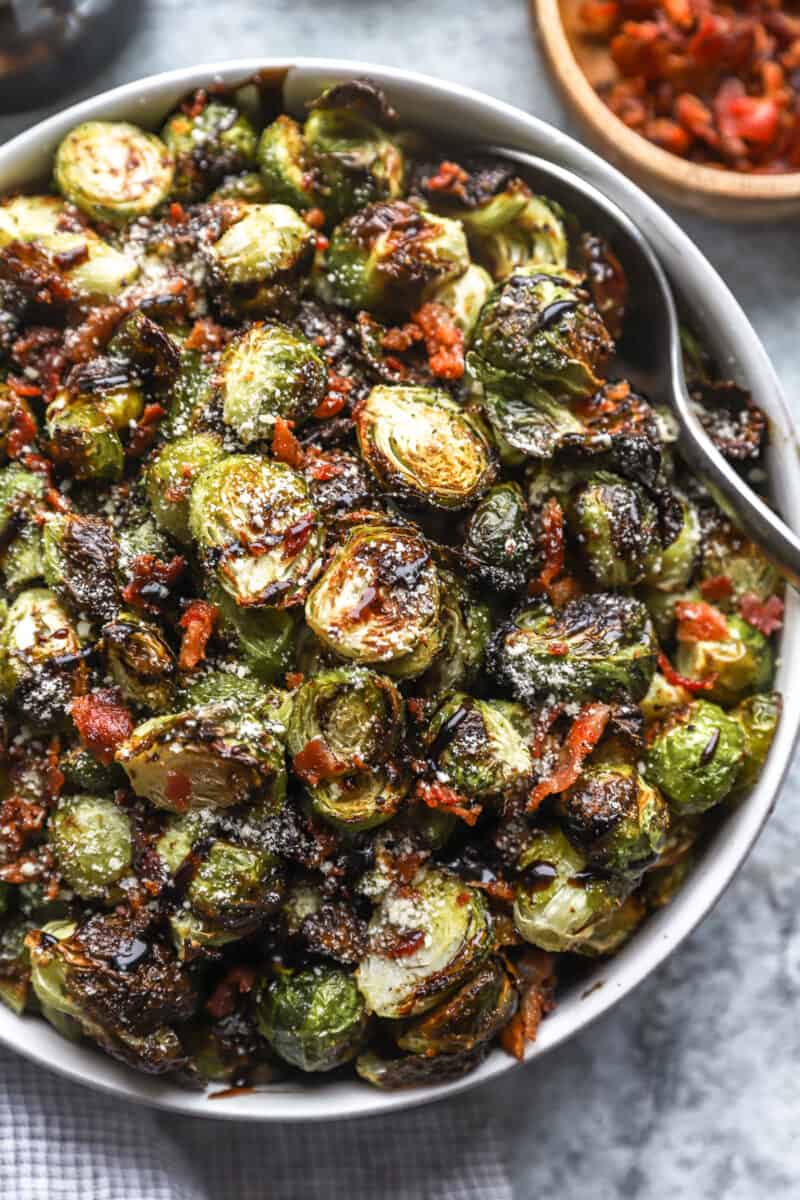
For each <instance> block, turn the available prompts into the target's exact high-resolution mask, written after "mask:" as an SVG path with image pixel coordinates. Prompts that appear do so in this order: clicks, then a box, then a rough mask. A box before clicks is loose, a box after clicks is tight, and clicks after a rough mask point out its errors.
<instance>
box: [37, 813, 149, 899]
mask: <svg viewBox="0 0 800 1200" xmlns="http://www.w3.org/2000/svg"><path fill="white" fill-rule="evenodd" d="M48 835H49V841H50V844H51V846H52V847H53V850H54V852H55V856H56V862H57V864H58V869H59V871H60V872H61V874H62V875H63V877H64V879H65V880H66V881H67V883H68V884H69V886H70V887H71V888H72V889H73V891H75V892H77V893H78V895H79V896H80V897H81V899H83V900H102V901H104V902H105V903H107V904H114V903H116V901H117V900H119V899H120V898H121V895H122V893H121V892H120V890H119V888H115V887H114V885H115V884H117V883H119V881H120V879H122V878H124V876H125V875H127V874H128V873H129V872H130V869H131V861H132V859H133V841H132V835H131V822H130V818H129V817H128V814H127V813H126V812H125V811H124V809H121V808H119V807H118V806H117V805H116V804H115V803H114V801H113V800H110V799H108V798H107V797H106V796H88V795H83V796H67V797H65V798H63V799H62V800H61V801H60V802H59V805H58V808H57V809H56V811H55V812H54V813H53V814H52V816H51V817H50V820H49V822H48Z"/></svg>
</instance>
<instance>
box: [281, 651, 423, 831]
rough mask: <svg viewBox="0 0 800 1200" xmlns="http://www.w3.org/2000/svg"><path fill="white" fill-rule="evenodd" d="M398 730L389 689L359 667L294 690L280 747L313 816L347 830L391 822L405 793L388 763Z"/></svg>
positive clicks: (399, 713) (399, 712) (395, 697)
mask: <svg viewBox="0 0 800 1200" xmlns="http://www.w3.org/2000/svg"><path fill="white" fill-rule="evenodd" d="M402 724H403V701H402V699H401V697H400V693H399V692H398V691H397V688H396V687H395V685H394V684H393V683H392V681H391V680H390V679H387V678H386V677H385V676H382V675H376V674H374V673H373V672H372V671H368V670H365V669H364V668H363V667H341V668H338V669H334V670H331V671H322V672H321V673H319V674H318V675H316V676H315V677H314V678H313V679H310V680H308V682H307V683H304V684H303V685H302V686H301V687H300V688H299V689H298V690H297V692H296V694H295V696H294V700H293V704H292V713H291V717H290V718H289V728H288V732H287V747H288V750H289V753H290V754H291V755H292V758H293V765H294V770H295V773H296V774H297V775H298V776H299V777H300V778H301V779H302V780H303V782H304V783H305V784H306V786H307V788H308V791H309V795H310V797H311V804H312V808H313V809H314V811H315V812H316V813H317V815H318V816H320V817H322V818H323V819H324V820H326V821H328V822H330V823H331V824H332V825H334V826H336V827H338V828H341V829H346V830H347V829H349V830H353V831H358V830H362V829H371V828H372V827H373V826H375V825H381V824H383V823H384V822H385V821H388V820H389V818H390V817H391V816H393V814H394V812H395V810H396V808H397V805H398V804H399V802H400V800H401V799H402V798H403V795H404V794H405V791H406V790H407V782H406V779H405V776H404V774H403V772H402V771H401V770H400V768H399V767H398V766H397V765H396V764H395V763H394V762H393V761H392V758H393V755H394V754H395V751H396V750H397V749H398V748H399V741H400V737H401V734H402Z"/></svg>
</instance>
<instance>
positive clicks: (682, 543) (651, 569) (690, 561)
mask: <svg viewBox="0 0 800 1200" xmlns="http://www.w3.org/2000/svg"><path fill="white" fill-rule="evenodd" d="M678 502H679V505H680V511H681V517H682V520H681V524H680V527H679V528H678V530H677V531H676V533H675V536H674V537H672V538H671V539H670V540H669V541H668V542H667V544H666V545H665V546H663V547H662V549H661V553H660V554H658V555H655V556H653V557H652V558H651V559H650V561H649V562H648V563H647V564H646V570H645V582H646V583H647V584H648V586H649V587H651V588H654V589H655V590H656V591H659V592H680V591H681V590H682V589H683V588H685V587H688V585H689V582H690V580H691V578H692V575H693V573H694V568H695V564H696V562H697V559H698V556H699V553H700V543H701V540H702V533H701V527H700V517H699V514H698V512H697V509H696V507H695V506H694V504H692V502H691V501H690V500H687V499H686V498H685V497H683V496H681V497H678Z"/></svg>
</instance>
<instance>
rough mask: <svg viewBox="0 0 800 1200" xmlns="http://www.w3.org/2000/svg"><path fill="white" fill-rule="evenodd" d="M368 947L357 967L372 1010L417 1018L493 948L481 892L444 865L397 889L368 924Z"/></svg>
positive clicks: (368, 1005)
mask: <svg viewBox="0 0 800 1200" xmlns="http://www.w3.org/2000/svg"><path fill="white" fill-rule="evenodd" d="M369 938H370V948H369V951H368V953H367V956H366V958H364V960H363V961H362V963H361V965H360V966H359V968H358V971H357V972H356V975H357V978H358V986H359V989H360V991H361V994H362V995H363V997H364V999H365V1001H366V1005H367V1009H368V1010H369V1011H370V1012H374V1013H376V1014H377V1015H378V1016H379V1017H412V1016H417V1015H418V1014H420V1013H423V1012H426V1011H427V1010H428V1009H429V1008H433V1006H434V1005H435V1004H436V1003H437V1001H439V1000H441V999H443V998H444V996H446V995H447V994H448V993H450V992H452V991H453V990H454V989H455V988H456V987H457V986H458V985H459V984H460V983H462V982H463V981H464V979H465V978H466V977H467V976H468V975H469V974H471V973H472V972H473V971H474V970H475V968H476V967H477V966H479V965H480V963H481V962H482V960H483V959H484V958H485V957H486V956H487V955H488V954H489V952H490V950H491V945H492V931H491V919H490V916H489V911H488V908H487V906H486V901H485V900H484V898H483V895H482V894H481V893H480V892H479V891H477V890H476V889H475V888H471V887H469V886H468V885H467V884H465V883H462V882H461V880H460V879H458V878H456V877H455V876H453V875H449V874H447V873H446V872H444V871H435V870H427V871H424V872H423V873H422V874H420V875H418V876H417V878H416V879H415V880H414V881H413V883H411V884H406V885H402V886H400V887H393V888H391V889H390V890H389V892H388V893H387V894H386V896H385V897H384V898H383V900H382V901H381V904H380V906H379V907H378V909H377V910H376V912H375V914H374V915H373V917H372V920H371V921H370V925H369Z"/></svg>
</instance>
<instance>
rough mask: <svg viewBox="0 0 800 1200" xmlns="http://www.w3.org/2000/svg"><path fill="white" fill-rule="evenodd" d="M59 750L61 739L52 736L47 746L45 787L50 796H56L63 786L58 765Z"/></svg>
mask: <svg viewBox="0 0 800 1200" xmlns="http://www.w3.org/2000/svg"><path fill="white" fill-rule="evenodd" d="M60 752H61V739H60V738H59V737H54V738H52V739H51V741H50V745H49V746H48V748H47V771H46V779H47V788H48V791H49V792H50V795H51V796H58V795H60V793H61V789H62V788H63V786H64V772H63V771H62V770H61V768H60V767H59V765H58V756H59V753H60Z"/></svg>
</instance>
